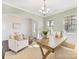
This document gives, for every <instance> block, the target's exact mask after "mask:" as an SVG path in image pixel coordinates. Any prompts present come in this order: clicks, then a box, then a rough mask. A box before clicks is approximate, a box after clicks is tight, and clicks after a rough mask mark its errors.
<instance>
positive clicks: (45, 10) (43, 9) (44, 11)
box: [39, 0, 50, 16]
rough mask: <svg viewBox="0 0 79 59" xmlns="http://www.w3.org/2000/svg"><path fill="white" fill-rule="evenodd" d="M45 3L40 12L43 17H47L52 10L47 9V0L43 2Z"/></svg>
mask: <svg viewBox="0 0 79 59" xmlns="http://www.w3.org/2000/svg"><path fill="white" fill-rule="evenodd" d="M43 1H44V4H43V6H42V7H41V9H40V10H39V12H40V13H41V14H43V16H45V15H46V14H48V12H49V11H50V8H47V6H46V0H43Z"/></svg>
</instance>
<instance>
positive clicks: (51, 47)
mask: <svg viewBox="0 0 79 59" xmlns="http://www.w3.org/2000/svg"><path fill="white" fill-rule="evenodd" d="M65 40H66V37H63V38H60V39H56V38H53V37H50V38H49V42H48V44H44V43H42V42H41V40H37V41H36V43H37V44H38V45H39V46H40V50H41V52H42V56H43V58H42V59H46V57H47V56H48V55H49V54H50V53H51V52H52V53H54V51H55V49H56V48H57V47H58V46H59V45H61V44H62V43H63V42H64V41H65ZM42 48H45V49H47V52H46V53H45V54H44V52H43V49H42Z"/></svg>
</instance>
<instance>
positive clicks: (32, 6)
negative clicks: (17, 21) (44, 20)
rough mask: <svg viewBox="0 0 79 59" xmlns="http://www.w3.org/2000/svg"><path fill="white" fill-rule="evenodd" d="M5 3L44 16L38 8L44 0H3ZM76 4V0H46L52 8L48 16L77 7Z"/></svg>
mask: <svg viewBox="0 0 79 59" xmlns="http://www.w3.org/2000/svg"><path fill="white" fill-rule="evenodd" d="M3 3H5V4H8V5H10V6H13V7H16V8H19V9H22V10H24V11H27V12H30V13H33V14H36V15H40V16H42V14H41V13H40V12H39V11H38V10H39V9H40V8H41V7H42V6H43V0H3ZM76 4H77V3H76V0H46V5H47V7H48V8H50V9H51V10H50V12H49V13H48V14H47V16H49V15H53V14H55V13H59V12H62V11H65V10H68V9H72V8H75V7H76Z"/></svg>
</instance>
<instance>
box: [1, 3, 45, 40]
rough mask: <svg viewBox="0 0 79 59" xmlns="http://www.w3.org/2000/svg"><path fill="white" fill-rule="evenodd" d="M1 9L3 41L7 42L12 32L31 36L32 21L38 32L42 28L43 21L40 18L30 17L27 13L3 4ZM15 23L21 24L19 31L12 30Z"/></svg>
mask: <svg viewBox="0 0 79 59" xmlns="http://www.w3.org/2000/svg"><path fill="white" fill-rule="evenodd" d="M2 9H3V10H2V26H3V28H2V30H3V31H2V38H3V40H8V39H9V35H10V34H11V33H12V32H14V31H18V32H21V33H24V34H25V35H27V36H28V35H31V34H32V24H31V22H32V20H35V21H36V22H37V23H38V30H39V29H40V28H42V27H43V19H42V18H41V17H40V16H37V15H32V14H30V13H28V12H25V11H22V10H19V9H17V8H14V7H11V6H8V5H5V4H3V5H2ZM17 21H18V22H19V23H20V24H21V26H20V28H19V29H13V27H12V24H13V23H14V22H17ZM38 32H39V31H38Z"/></svg>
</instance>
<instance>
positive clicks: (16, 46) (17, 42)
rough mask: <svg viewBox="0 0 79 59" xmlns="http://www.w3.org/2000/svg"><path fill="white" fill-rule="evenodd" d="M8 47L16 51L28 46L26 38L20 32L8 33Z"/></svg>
mask: <svg viewBox="0 0 79 59" xmlns="http://www.w3.org/2000/svg"><path fill="white" fill-rule="evenodd" d="M8 43H9V45H8V46H9V49H10V50H12V51H14V52H18V51H19V50H21V49H23V48H25V47H27V46H28V39H27V38H25V37H24V34H22V33H13V34H12V35H10V39H9V41H8Z"/></svg>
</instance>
